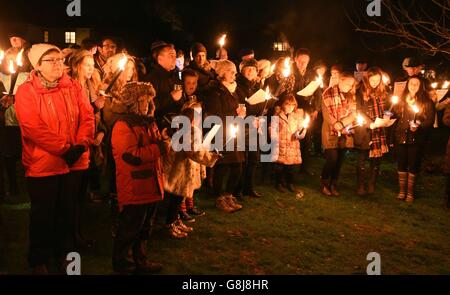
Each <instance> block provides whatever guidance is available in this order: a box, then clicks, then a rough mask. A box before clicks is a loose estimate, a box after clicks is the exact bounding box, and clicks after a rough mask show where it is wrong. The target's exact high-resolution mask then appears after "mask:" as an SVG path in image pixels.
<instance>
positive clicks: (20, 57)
mask: <svg viewBox="0 0 450 295" xmlns="http://www.w3.org/2000/svg"><path fill="white" fill-rule="evenodd" d="M22 55H23V48H22V49H21V50H20V51H19V53H18V54H17V56H16V64H17V66H18V67H21V66H23V59H22Z"/></svg>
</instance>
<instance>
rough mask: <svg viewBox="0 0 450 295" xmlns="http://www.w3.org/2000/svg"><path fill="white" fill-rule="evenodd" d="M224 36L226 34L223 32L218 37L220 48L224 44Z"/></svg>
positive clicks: (225, 36)
mask: <svg viewBox="0 0 450 295" xmlns="http://www.w3.org/2000/svg"><path fill="white" fill-rule="evenodd" d="M225 38H227V34H223V35H222V37H220V39H219V45H220V48H222V47H223V46H224V45H225Z"/></svg>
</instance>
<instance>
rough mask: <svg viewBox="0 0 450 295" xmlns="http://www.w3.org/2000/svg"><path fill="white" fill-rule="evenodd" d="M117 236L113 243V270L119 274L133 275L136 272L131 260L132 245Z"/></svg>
mask: <svg viewBox="0 0 450 295" xmlns="http://www.w3.org/2000/svg"><path fill="white" fill-rule="evenodd" d="M121 238H122V237H121V236H120V234H119V235H116V236H115V237H114V242H113V253H112V265H113V270H114V271H115V272H116V273H119V274H132V273H133V272H134V271H135V270H136V266H135V264H134V263H133V261H131V260H130V256H129V250H130V245H129V244H128V243H127V242H125V241H123V240H122V239H121Z"/></svg>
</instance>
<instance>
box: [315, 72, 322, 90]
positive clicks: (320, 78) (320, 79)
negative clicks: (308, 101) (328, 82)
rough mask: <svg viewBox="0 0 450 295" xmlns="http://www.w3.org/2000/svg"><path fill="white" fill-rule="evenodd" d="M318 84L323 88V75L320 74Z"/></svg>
mask: <svg viewBox="0 0 450 295" xmlns="http://www.w3.org/2000/svg"><path fill="white" fill-rule="evenodd" d="M316 82H317V83H320V88H323V77H322V75H321V74H319V75H318V76H317V78H316Z"/></svg>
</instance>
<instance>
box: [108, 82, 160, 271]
mask: <svg viewBox="0 0 450 295" xmlns="http://www.w3.org/2000/svg"><path fill="white" fill-rule="evenodd" d="M154 96H155V90H154V89H153V86H152V85H151V84H150V83H140V82H130V83H128V84H126V85H125V86H124V88H123V90H122V91H121V94H120V100H121V102H122V103H123V105H124V106H126V108H127V112H126V113H125V114H123V115H122V116H121V117H119V118H118V120H117V121H116V122H115V123H114V125H113V127H112V138H111V145H112V153H113V157H114V161H115V163H116V185H117V197H118V202H119V220H118V227H117V232H116V236H115V237H114V246H113V255H112V263H113V269H114V271H115V272H117V273H121V274H129V273H133V272H136V273H152V272H156V271H159V270H161V268H162V266H161V264H159V263H152V262H149V261H148V260H147V241H148V239H149V236H150V231H151V227H152V224H153V221H154V218H155V214H156V209H157V204H158V202H159V201H161V200H162V198H163V192H164V182H163V171H162V162H161V154H160V149H159V146H158V143H160V142H161V135H160V134H159V131H158V127H157V126H156V123H155V121H154V120H153V117H149V116H148V109H149V104H150V105H152V106H154V105H153V100H152V99H153V97H154ZM153 111H154V108H153ZM130 250H131V252H132V253H133V260H134V261H129V260H128V253H129V252H130Z"/></svg>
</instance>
